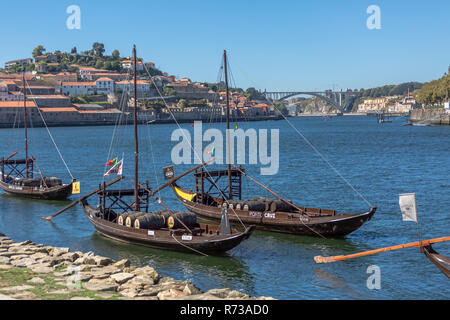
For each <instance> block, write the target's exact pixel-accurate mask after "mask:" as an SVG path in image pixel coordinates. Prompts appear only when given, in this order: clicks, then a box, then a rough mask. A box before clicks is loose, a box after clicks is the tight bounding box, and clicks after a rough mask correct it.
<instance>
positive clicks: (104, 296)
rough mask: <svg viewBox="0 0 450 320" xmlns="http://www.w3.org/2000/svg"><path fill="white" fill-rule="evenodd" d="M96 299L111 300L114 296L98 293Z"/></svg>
mask: <svg viewBox="0 0 450 320" xmlns="http://www.w3.org/2000/svg"><path fill="white" fill-rule="evenodd" d="M95 296H96V297H99V298H102V299H109V298H111V297H112V296H113V295H112V294H110V293H97V294H96V295H95Z"/></svg>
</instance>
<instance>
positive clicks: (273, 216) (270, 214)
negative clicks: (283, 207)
mask: <svg viewBox="0 0 450 320" xmlns="http://www.w3.org/2000/svg"><path fill="white" fill-rule="evenodd" d="M264 218H271V219H275V213H270V212H266V213H264Z"/></svg>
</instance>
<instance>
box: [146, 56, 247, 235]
mask: <svg viewBox="0 0 450 320" xmlns="http://www.w3.org/2000/svg"><path fill="white" fill-rule="evenodd" d="M144 69H145V71H146V72H147V74H148V76H149V78H150V79H151V81H152V83H153V85H154V86H155V88H156V91H157V92H158V94H159V96H160V97H161V99H162V101H163V102H164V105H165V106H166V108H167V110H168V111H169V113H170V115H171V116H172V118H173V119H174V121H175V123H176V125H177V126H178V128H179V129H180V130H182V128H181V126H180V124H179V123H178V121H177V119H176V118H175V115H174V114H173V113H172V110H170V108H169V106H168V105H167V102H166V100H165V99H164V97H163V95H162V94H161V91H160V90H159V88H158V86H157V85H156V83H155V81H154V80H153V78H152V76H151V74H150V72H149V71H148V69H147V66H146V65H145V64H144ZM182 132H183V136H184V138H185V139H186V141H187V142H188V144H189V147H190V148H191V150H192V151H194V154H195V157H196V158H197V159H201V158H200V156H199V155H198V153H197V151H196V150H195V149H194V147H193V146H192V144H191V142H190V141H189V139H187V137H186V136H185V135H184V131H183V130H182ZM204 168H205V171H206V173H207V174H208V176H209V177H210V178H211V180H212V181H213V180H214V179H213V177H212V176H211V174H210V173H209V170H208V169H207V168H206V167H204ZM216 188H217V190H218V191H219V192H220V193H221V194H222V197H223V199H224V200H225V201H226V203H227V205H228V207H229V206H230V203H229V201H228V199H227V198H226V197H225V194H224V193H223V192H222V190H221V189H220V188H219V187H218V186H216ZM231 210H232V211H233V213H234V214H235V215H236V217H237V219H238V220H239V222H240V223H241V224H242V226H243V227H244V228H246V227H245V224H244V223H243V222H242V220H241V218H240V217H239V215H238V214H237V213H236V211H235V210H234V208H231Z"/></svg>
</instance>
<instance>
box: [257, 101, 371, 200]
mask: <svg viewBox="0 0 450 320" xmlns="http://www.w3.org/2000/svg"><path fill="white" fill-rule="evenodd" d="M266 101H267V102H269V103H270V104H271V105H272V107H273V108H274V109H275V110H277V111H278V113H279V114H281V116H282V117H283V118H284V120H286V121H287V123H288V124H289V125H290V126H291V127H292V128H293V129H294V130H295V131H296V132H297V133H298V135H299V136H300V137H302V138H303V140H304V141H305V142H306V143H307V144H308V145H309V146H310V147H311V148H312V149H313V150H314V152H315V153H317V154H318V155H319V156H320V158H321V159H322V160H323V161H324V162H325V163H326V164H327V165H328V166H329V167H330V168H331V169H332V170H333V171H334V172H335V173H336V174H337V175H338V176H339V177H340V178H341V179H342V180H344V182H345V183H346V184H347V185H348V186H349V187H350V188H351V189H352V190H353V191H355V193H356V194H357V195H358V196H359V197H360V198H361V199H362V200H364V201H365V202H366V203H367V204H368V205H369V207H372V205H371V204H370V202H369V201H368V200H367V199H366V198H365V197H364V196H363V195H362V194H361V193H360V192H359V191H358V190H356V188H355V187H354V186H353V185H352V184H351V183H350V182H349V181H348V180H347V179H346V178H345V177H344V176H343V175H342V174H341V173H340V172H339V171H338V170H337V169H336V167H335V166H333V165H332V164H331V162H330V161H328V159H327V158H325V156H324V155H323V154H322V153H321V152H320V151H319V150H318V149H317V148H316V147H315V146H314V145H313V144H312V143H311V142H310V141H309V140H308V138H306V137H305V136H304V135H303V134H302V133H301V132H300V131H299V130H298V129H297V128H296V127H295V126H294V125H293V124H292V123H291V122H290V121H289V120H288V118H287V117H286V116H285V115H284V114H283V113H282V112H281V111H280V110H278V108H277V107H276V106H275V105H274V104H273V102H272V101H271V100H269V99H267V98H266Z"/></svg>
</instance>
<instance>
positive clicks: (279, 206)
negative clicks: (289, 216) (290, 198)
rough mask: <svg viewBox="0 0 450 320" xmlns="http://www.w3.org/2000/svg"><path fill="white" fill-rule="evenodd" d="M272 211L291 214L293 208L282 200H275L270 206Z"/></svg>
mask: <svg viewBox="0 0 450 320" xmlns="http://www.w3.org/2000/svg"><path fill="white" fill-rule="evenodd" d="M270 211H272V212H275V211H285V212H290V211H292V206H291V205H289V204H288V203H286V202H284V201H282V200H273V201H272V203H271V204H270Z"/></svg>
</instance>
